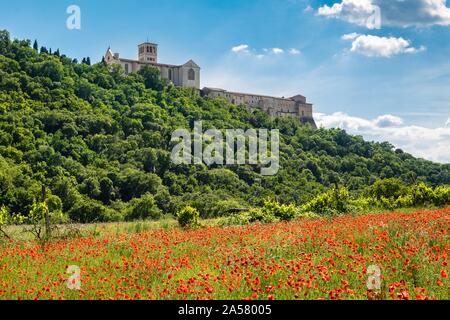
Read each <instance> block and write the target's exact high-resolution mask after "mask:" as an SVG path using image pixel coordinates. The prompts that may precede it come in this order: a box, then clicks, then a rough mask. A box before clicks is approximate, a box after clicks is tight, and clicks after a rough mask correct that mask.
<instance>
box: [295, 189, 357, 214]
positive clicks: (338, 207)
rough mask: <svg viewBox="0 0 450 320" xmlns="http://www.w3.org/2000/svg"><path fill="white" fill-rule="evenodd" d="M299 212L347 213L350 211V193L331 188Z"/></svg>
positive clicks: (345, 190)
mask: <svg viewBox="0 0 450 320" xmlns="http://www.w3.org/2000/svg"><path fill="white" fill-rule="evenodd" d="M301 211H302V212H314V213H318V214H330V213H331V214H335V213H338V214H340V213H347V212H348V211H350V193H349V192H348V190H347V189H346V188H339V189H336V188H333V189H331V190H329V191H327V192H325V193H322V194H320V195H318V196H317V197H315V198H314V199H312V200H311V201H309V202H308V203H306V204H305V205H303V206H302V207H301Z"/></svg>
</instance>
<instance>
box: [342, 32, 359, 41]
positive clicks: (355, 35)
mask: <svg viewBox="0 0 450 320" xmlns="http://www.w3.org/2000/svg"><path fill="white" fill-rule="evenodd" d="M359 36H360V34H359V33H356V32H353V33H347V34H344V35H343V36H342V37H341V39H342V40H355V39H356V38H358V37H359Z"/></svg>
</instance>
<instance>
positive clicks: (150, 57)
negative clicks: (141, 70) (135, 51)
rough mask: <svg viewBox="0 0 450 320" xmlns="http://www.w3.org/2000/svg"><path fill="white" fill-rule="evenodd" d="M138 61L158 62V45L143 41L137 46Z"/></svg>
mask: <svg viewBox="0 0 450 320" xmlns="http://www.w3.org/2000/svg"><path fill="white" fill-rule="evenodd" d="M138 48H139V62H147V63H158V45H157V44H156V43H150V42H144V43H142V44H140V45H139V46H138Z"/></svg>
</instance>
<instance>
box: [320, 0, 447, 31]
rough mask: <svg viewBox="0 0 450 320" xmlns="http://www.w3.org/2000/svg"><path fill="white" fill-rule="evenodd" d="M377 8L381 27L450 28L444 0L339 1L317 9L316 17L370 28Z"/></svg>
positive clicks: (372, 26)
mask: <svg viewBox="0 0 450 320" xmlns="http://www.w3.org/2000/svg"><path fill="white" fill-rule="evenodd" d="M378 9H379V12H380V13H381V23H382V25H385V26H397V27H429V26H433V25H440V26H448V25H450V8H448V7H447V1H446V0H342V1H341V2H338V3H334V4H333V5H332V6H328V5H324V6H322V7H320V8H319V9H318V10H317V15H319V16H324V17H327V18H335V19H340V20H344V21H347V22H350V23H353V24H356V25H359V26H365V27H367V28H369V29H373V28H374V25H373V23H372V19H373V18H374V14H375V13H376V10H378Z"/></svg>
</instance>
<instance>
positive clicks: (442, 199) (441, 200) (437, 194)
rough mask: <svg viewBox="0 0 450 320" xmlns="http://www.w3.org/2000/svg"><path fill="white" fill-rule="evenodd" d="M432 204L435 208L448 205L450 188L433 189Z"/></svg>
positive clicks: (449, 202)
mask: <svg viewBox="0 0 450 320" xmlns="http://www.w3.org/2000/svg"><path fill="white" fill-rule="evenodd" d="M434 204H435V205H436V206H445V205H449V204H450V186H440V187H437V188H436V189H434Z"/></svg>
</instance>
